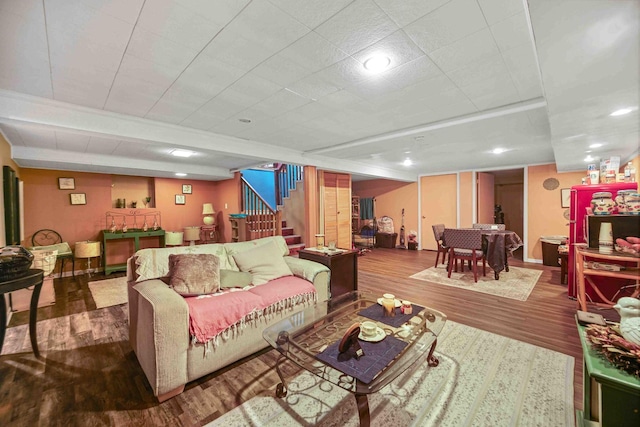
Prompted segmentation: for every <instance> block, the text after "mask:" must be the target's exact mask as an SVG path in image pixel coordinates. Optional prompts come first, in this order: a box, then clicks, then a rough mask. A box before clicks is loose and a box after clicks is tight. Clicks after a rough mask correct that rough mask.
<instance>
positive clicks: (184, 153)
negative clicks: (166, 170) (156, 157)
mask: <svg viewBox="0 0 640 427" xmlns="http://www.w3.org/2000/svg"><path fill="white" fill-rule="evenodd" d="M194 154H195V153H194V152H193V151H189V150H182V149H180V148H176V149H175V150H172V151H171V155H172V156H176V157H191V156H193V155H194Z"/></svg>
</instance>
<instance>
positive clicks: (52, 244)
mask: <svg viewBox="0 0 640 427" xmlns="http://www.w3.org/2000/svg"><path fill="white" fill-rule="evenodd" d="M31 244H32V245H33V247H34V248H38V249H39V250H43V249H45V248H46V249H47V250H57V251H58V257H57V259H59V260H60V277H62V271H63V270H64V261H65V260H66V259H70V260H71V274H72V275H73V277H76V260H75V258H74V256H73V251H72V250H71V247H70V246H69V244H68V243H67V242H63V241H62V237H61V236H60V234H59V233H58V232H57V231H55V230H50V229H48V228H44V229H42V230H38V231H36V232H35V233H33V236H32V237H31Z"/></svg>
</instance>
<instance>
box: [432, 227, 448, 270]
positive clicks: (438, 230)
mask: <svg viewBox="0 0 640 427" xmlns="http://www.w3.org/2000/svg"><path fill="white" fill-rule="evenodd" d="M431 228H432V229H433V237H435V239H436V243H437V244H438V253H437V254H436V267H437V266H438V259H439V258H440V254H442V263H443V264H445V265H446V262H445V259H446V258H447V247H446V246H445V245H444V244H443V241H442V239H443V236H444V228H445V227H444V224H433V225H432V226H431Z"/></svg>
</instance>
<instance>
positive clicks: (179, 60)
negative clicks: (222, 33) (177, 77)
mask: <svg viewBox="0 0 640 427" xmlns="http://www.w3.org/2000/svg"><path fill="white" fill-rule="evenodd" d="M200 49H201V46H200V47H197V46H190V47H187V46H184V45H182V44H180V43H176V42H174V41H172V40H169V39H166V38H163V37H161V36H158V35H157V34H154V33H152V32H150V31H148V30H145V29H143V28H141V27H140V26H137V27H136V28H135V30H134V32H133V35H132V36H131V41H130V42H129V45H128V47H127V53H128V54H130V55H133V56H135V57H138V58H140V59H144V60H147V61H150V62H153V63H157V64H161V65H164V66H167V67H173V68H185V67H186V66H187V65H189V63H190V62H191V61H192V60H193V58H195V56H196V55H197V54H198V51H199V50H200Z"/></svg>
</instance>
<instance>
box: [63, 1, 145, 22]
mask: <svg viewBox="0 0 640 427" xmlns="http://www.w3.org/2000/svg"><path fill="white" fill-rule="evenodd" d="M74 2H75V3H84V4H85V5H86V6H87V7H91V8H93V9H96V10H98V11H100V12H101V13H105V14H107V15H111V16H113V17H115V18H118V19H121V20H123V21H125V22H128V23H129V24H135V22H136V19H137V18H138V14H139V13H140V9H141V8H142V4H143V3H144V0H111V1H108V2H106V1H104V0H81V1H78V0H75V1H74Z"/></svg>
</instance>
